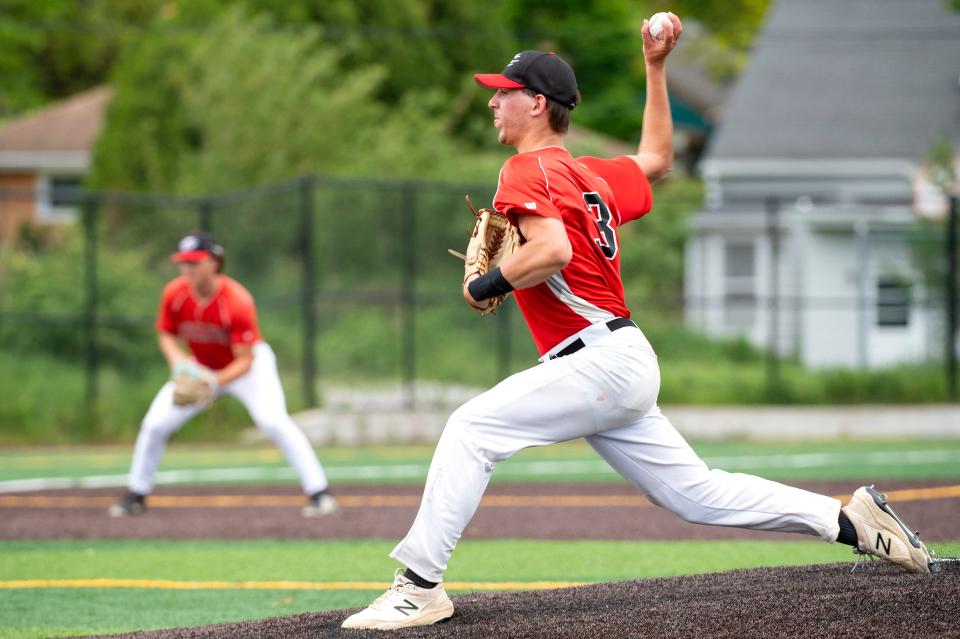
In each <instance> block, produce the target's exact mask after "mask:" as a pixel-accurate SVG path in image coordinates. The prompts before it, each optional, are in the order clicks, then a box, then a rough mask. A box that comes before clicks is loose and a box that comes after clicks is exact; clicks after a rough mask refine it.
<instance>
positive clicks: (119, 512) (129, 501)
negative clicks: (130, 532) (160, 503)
mask: <svg viewBox="0 0 960 639" xmlns="http://www.w3.org/2000/svg"><path fill="white" fill-rule="evenodd" d="M146 511H147V497H146V495H140V494H137V493H134V492H128V493H127V494H126V495H124V496H123V499H121V500H120V502H119V503H117V504H114V505H113V506H110V509H109V510H108V511H107V513H109V515H110V516H111V517H133V516H135V515H142V514H143V513H145V512H146Z"/></svg>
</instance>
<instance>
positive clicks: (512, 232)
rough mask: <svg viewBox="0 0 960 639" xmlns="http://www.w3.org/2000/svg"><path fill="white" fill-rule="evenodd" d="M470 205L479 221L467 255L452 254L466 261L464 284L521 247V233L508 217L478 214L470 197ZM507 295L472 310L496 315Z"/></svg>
mask: <svg viewBox="0 0 960 639" xmlns="http://www.w3.org/2000/svg"><path fill="white" fill-rule="evenodd" d="M467 205H468V206H469V207H470V212H471V213H473V214H474V216H476V218H477V222H476V224H474V226H473V232H472V233H471V234H470V242H469V243H468V244H467V253H466V255H461V254H459V253H456V252H454V251H451V253H453V254H454V255H456V256H457V257H460V258H462V259H463V283H464V284H466V282H467V280H468V279H470V277H471V276H473V275H478V276H479V275H483V274H485V273H487V272H489V271H492V270H493V269H495V268H496V267H497V266H499V265H500V262H502V261H503V259H504V258H506V257H509V256H510V255H513V254H514V252H516V250H517V249H518V248H520V233H519V231H517V227H516V226H514V225H513V224H511V223H510V220H509V218H507V216H506V215H504V214H503V213H501V212H500V211H497V210H495V209H480V210H479V211H476V210H474V208H473V204H471V203H470V198H467ZM508 295H509V293H504V294H503V295H498V296H497V297H491V298H490V299H488V300H487V302H488V303H487V306H485V307H483V308H481V307H479V306H474V307H473V308H475V309H476V310H477V312H478V313H480V314H481V315H490V314H492V313H496V312H497V309H498V308H500V305H501V304H503V301H504V300H505V299H507V296H508Z"/></svg>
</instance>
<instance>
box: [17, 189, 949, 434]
mask: <svg viewBox="0 0 960 639" xmlns="http://www.w3.org/2000/svg"><path fill="white" fill-rule="evenodd" d="M465 194H469V195H470V196H471V198H472V199H473V201H474V202H489V201H491V199H492V195H493V193H492V190H491V188H490V186H489V185H486V186H478V185H472V184H449V183H436V182H426V181H390V180H379V181H376V180H369V179H348V178H334V177H314V176H308V177H303V178H300V179H297V180H293V181H290V182H284V183H278V184H274V185H269V186H266V187H261V188H254V189H249V190H245V191H240V192H234V193H229V194H224V195H218V196H211V197H193V198H188V197H166V196H155V195H140V194H122V193H107V192H92V191H83V190H79V189H77V188H64V189H61V190H60V191H58V192H57V193H55V194H53V198H52V199H53V201H55V203H56V204H57V206H56V210H57V211H58V214H59V215H61V217H62V219H63V220H64V223H62V224H53V225H43V226H36V225H29V224H25V225H22V226H21V227H20V230H19V232H18V233H19V235H18V236H16V237H7V238H6V239H5V240H4V242H5V244H4V245H2V246H5V247H6V248H3V249H0V250H2V251H3V253H4V255H2V256H0V257H3V259H2V260H0V264H2V267H0V268H2V269H3V270H2V271H0V282H2V287H0V344H2V349H3V354H2V358H3V368H5V369H7V370H6V374H5V376H4V377H3V379H5V380H8V381H9V380H24V381H22V383H24V384H28V385H29V384H33V385H35V386H36V385H46V387H45V388H44V389H43V390H42V391H40V390H37V389H35V388H34V389H33V390H29V389H28V392H21V393H16V394H11V393H4V395H5V396H6V397H7V399H6V400H5V401H7V402H8V405H7V408H6V409H0V422H4V428H5V429H7V428H12V429H16V428H17V427H18V426H17V424H16V423H13V424H12V422H17V420H19V421H25V420H31V419H34V418H38V417H37V416H39V415H45V411H52V412H55V411H57V410H59V411H61V413H58V414H55V415H54V414H51V415H47V416H46V417H45V418H47V419H49V421H51V422H58V421H59V422H65V421H67V422H71V421H72V422H75V423H77V424H84V425H85V426H77V427H76V429H77V432H78V433H79V436H80V437H81V438H83V437H89V436H93V437H101V438H110V437H112V436H114V435H117V434H121V433H122V434H123V435H128V434H129V433H130V432H131V431H132V428H133V426H134V425H135V424H136V422H137V421H138V420H139V417H140V415H141V413H142V411H143V410H145V408H146V405H147V404H148V403H149V400H150V398H151V397H152V396H153V393H155V392H156V389H157V388H158V387H159V385H160V384H161V383H162V381H163V379H165V377H166V375H167V371H166V370H165V368H164V362H163V360H162V357H160V355H159V354H158V352H157V347H156V338H155V335H154V330H153V323H154V319H155V316H156V311H157V304H158V301H159V296H160V292H161V290H162V288H163V286H164V284H165V283H166V282H167V281H169V280H170V279H172V278H173V277H174V276H176V274H177V271H176V269H175V268H174V267H173V265H172V264H171V263H170V259H169V257H170V254H171V253H172V252H173V251H174V249H175V246H176V243H177V240H178V239H179V238H180V237H181V236H182V235H184V234H185V233H186V232H189V231H190V230H192V229H196V228H199V229H205V230H207V231H210V232H211V233H212V234H213V236H214V237H215V238H216V239H217V241H218V242H219V243H221V244H222V245H223V246H224V247H225V248H226V262H225V272H226V273H227V274H228V275H230V276H231V277H233V278H234V279H236V280H238V281H239V282H241V283H242V284H243V285H244V286H246V287H247V288H248V289H249V290H250V291H251V293H252V294H253V296H254V298H255V300H256V301H257V307H258V313H259V318H260V323H261V329H262V333H263V335H264V338H265V339H266V340H267V341H268V342H269V343H270V344H271V345H272V346H273V348H274V350H275V351H276V352H277V354H278V360H279V363H280V367H281V373H282V376H283V378H284V381H285V384H284V386H285V389H286V391H287V395H288V402H289V403H290V404H291V406H292V407H294V408H302V407H311V406H317V405H322V404H323V402H324V391H325V389H327V388H329V387H331V386H335V385H340V386H363V387H365V388H369V387H376V386H377V385H388V384H389V385H392V386H397V384H398V382H399V387H400V394H401V396H402V398H401V402H400V404H401V406H400V408H401V409H403V408H406V409H412V408H414V407H417V406H418V405H421V404H422V403H423V402H425V401H431V400H430V399H428V398H425V397H418V388H420V387H419V386H418V384H417V383H416V382H418V381H423V380H428V381H429V380H434V381H437V382H443V383H450V382H455V383H459V384H462V385H467V386H475V387H481V388H482V387H488V386H490V385H492V384H494V383H496V382H497V381H498V380H500V379H502V378H504V377H506V376H507V375H508V374H509V373H511V372H513V371H516V370H519V369H522V368H526V367H528V366H529V365H531V364H532V363H533V362H534V361H535V360H536V357H537V353H536V351H535V349H534V347H533V345H532V342H531V340H530V339H529V337H528V336H527V332H526V329H525V326H524V324H523V320H522V318H521V317H520V314H519V312H518V311H517V309H516V308H515V306H514V305H512V304H508V305H505V307H504V308H503V310H501V312H500V313H498V314H497V315H496V316H494V317H480V316H478V315H476V314H474V313H471V312H467V311H466V310H465V307H464V304H463V300H462V298H461V293H460V288H459V286H458V283H459V282H460V280H461V278H462V263H461V262H459V261H458V260H456V259H455V258H453V257H451V256H449V255H448V254H447V252H446V249H447V248H456V249H459V250H462V247H463V246H464V244H465V242H466V237H467V230H468V228H469V227H470V226H472V223H473V218H472V216H471V215H470V214H469V211H468V209H467V207H466V204H465V203H464V201H463V198H464V195H465ZM36 199H37V194H36V193H35V192H33V191H22V192H17V191H10V190H7V191H4V192H2V193H0V200H2V202H3V203H4V206H5V207H6V210H7V211H8V212H9V211H11V210H13V209H15V208H16V206H15V205H18V206H20V207H21V208H23V207H24V206H27V205H32V204H33V203H34V202H35V201H36ZM668 205H669V202H666V203H665V201H664V200H663V199H661V200H659V201H658V210H660V209H661V208H662V207H664V206H668ZM948 228H949V227H948ZM644 232H646V231H644V230H643V229H639V230H637V229H630V230H629V233H635V234H642V233H644ZM627 233H628V231H626V230H625V234H627ZM790 233H791V230H790V228H789V225H781V224H779V223H777V224H776V225H773V226H770V227H769V228H768V232H767V235H766V237H767V240H768V241H767V244H766V245H765V246H766V247H767V248H766V249H764V250H765V251H766V254H767V255H768V256H771V259H772V260H773V262H772V263H774V264H780V266H778V269H780V270H782V269H783V268H784V267H783V264H788V263H789V259H788V257H789V255H786V254H781V253H780V252H781V251H783V250H784V249H783V247H784V244H783V242H784V241H786V239H787V238H788V237H789V235H790ZM953 233H954V235H953V237H955V229H953ZM948 235H949V234H948ZM634 237H635V238H638V237H639V235H634ZM625 241H630V240H629V239H627V240H625ZM637 241H639V240H637ZM865 241H867V242H868V244H867V245H865V246H868V248H869V247H873V249H870V250H876V251H879V252H882V251H883V248H882V245H883V242H885V241H886V239H885V238H884V237H883V236H882V235H881V234H874V235H873V236H872V237H870V238H867V240H865ZM910 241H911V242H912V243H913V245H914V246H915V247H918V248H917V249H915V252H916V253H917V254H918V256H919V257H917V258H916V260H915V261H916V262H917V263H918V266H917V267H916V269H915V273H921V272H923V271H924V270H926V271H927V274H926V275H925V276H924V277H926V278H927V279H928V280H929V281H936V282H939V283H940V284H943V285H942V286H941V285H939V284H938V285H937V286H930V285H925V286H913V287H912V288H911V287H910V286H907V285H905V284H904V283H903V282H900V281H894V280H893V279H891V280H890V281H888V282H885V281H874V282H873V284H872V285H871V286H872V288H871V287H867V286H854V287H853V290H854V293H853V294H851V295H847V296H841V297H838V296H836V295H828V294H818V292H817V290H816V287H814V288H813V289H810V288H807V289H797V290H781V289H779V288H778V286H783V284H782V282H784V281H788V280H789V273H787V271H789V269H786V271H785V273H786V274H785V275H784V276H783V277H781V278H773V279H769V278H768V279H766V280H764V279H763V274H762V270H763V267H762V263H763V262H762V260H759V259H758V258H757V256H756V255H753V254H752V253H750V252H749V251H747V252H746V253H742V252H741V253H738V252H737V251H738V250H740V249H738V248H737V246H738V245H737V244H736V242H734V243H733V244H731V246H732V247H733V248H732V249H730V250H729V251H728V253H727V254H726V256H725V262H724V266H723V267H722V270H724V273H723V277H724V278H725V286H726V288H724V289H722V291H721V293H720V294H717V295H714V294H711V293H709V292H704V291H699V292H697V291H687V292H686V294H685V295H684V294H680V293H679V290H678V293H677V294H673V295H671V294H667V295H664V294H663V292H662V291H660V292H659V293H658V292H644V291H639V290H635V287H634V285H631V282H632V281H634V280H635V279H636V278H635V274H633V273H629V272H627V270H629V269H634V268H636V265H635V264H632V263H631V264H627V263H626V262H625V265H624V269H625V272H624V276H625V277H624V279H625V281H626V282H627V297H628V301H629V303H630V306H631V307H632V308H633V309H634V311H635V315H636V316H637V317H638V321H639V322H640V323H641V325H642V326H643V327H644V329H645V330H647V329H648V328H649V332H650V333H653V334H656V333H657V331H658V329H657V325H658V324H661V325H669V326H670V327H672V328H671V329H670V330H673V328H675V327H677V326H681V325H682V324H683V323H684V322H686V323H687V324H688V325H691V326H693V327H694V328H696V329H698V330H700V331H703V332H705V333H707V334H713V335H715V336H720V337H727V338H734V337H736V336H737V335H746V336H747V338H748V339H747V341H748V342H752V343H753V344H754V345H755V346H756V347H757V348H758V349H759V350H758V351H757V352H761V353H762V352H764V349H766V352H768V353H769V357H768V359H767V366H766V373H765V374H766V376H767V383H768V385H770V386H771V387H773V386H776V385H778V384H782V383H783V382H782V380H781V379H780V372H779V365H780V362H782V361H785V360H793V361H796V360H799V361H800V362H801V363H803V360H804V358H805V357H807V356H808V355H809V353H806V352H805V351H804V348H805V347H804V344H803V343H801V342H802V341H803V340H798V339H797V338H796V337H795V336H796V335H798V334H799V333H798V331H797V326H796V325H797V323H798V322H799V323H803V322H807V323H808V324H810V326H813V325H814V324H817V323H818V322H819V323H821V324H822V323H823V322H826V323H827V324H828V325H829V324H830V323H831V322H834V324H836V322H837V321H839V320H835V319H834V320H831V319H830V317H831V314H833V315H834V317H845V318H848V319H849V320H850V321H851V322H853V328H852V329H851V330H852V332H851V333H850V335H852V337H849V338H846V337H845V338H843V339H847V340H849V339H852V340H854V341H857V340H860V341H861V342H862V341H863V340H864V339H866V338H865V337H864V335H865V333H864V331H867V332H869V331H873V332H874V333H875V332H876V330H875V329H876V327H877V325H878V324H879V325H880V326H881V329H882V328H883V327H884V326H896V325H898V324H903V323H904V321H905V316H904V314H910V313H913V316H912V317H913V318H915V319H916V318H917V317H919V316H920V315H922V316H924V317H925V318H926V319H925V321H926V322H927V323H928V324H929V325H930V326H932V327H933V328H932V329H931V331H930V332H929V333H927V334H925V337H924V339H926V340H927V341H928V342H929V343H927V344H926V345H925V347H924V350H923V355H922V357H921V359H922V358H927V359H930V360H937V359H941V358H945V359H946V362H947V373H946V375H947V382H946V387H947V388H948V390H950V391H951V392H953V389H955V386H956V381H955V377H956V367H955V353H956V348H955V343H954V342H953V341H951V338H952V336H955V335H956V322H957V320H956V306H957V302H956V245H955V243H954V244H952V245H950V244H949V243H948V242H945V240H944V232H943V227H942V226H941V227H939V228H938V229H935V230H933V231H929V232H926V233H925V234H919V235H918V236H917V237H915V238H913V239H912V240H910ZM13 245H16V246H17V247H19V248H18V249H17V250H12V249H11V248H10V247H11V246H13ZM755 246H761V245H759V244H756V245H755ZM854 246H856V245H855V244H854ZM951 246H952V249H951V248H950V247H951ZM741 248H743V247H741ZM674 249H675V252H680V249H679V244H678V246H677V247H674V248H673V249H667V248H665V249H664V250H674ZM744 250H746V249H744ZM751 250H759V249H751ZM951 251H952V253H951ZM945 255H946V257H944V256H945ZM924 256H925V257H926V258H928V259H929V260H930V261H931V264H932V265H931V264H928V265H927V266H926V267H924V266H923V265H922V262H923V258H924ZM624 259H626V258H624ZM951 259H952V260H953V262H952V264H953V266H952V267H950V266H949V264H951V262H949V260H951ZM945 260H946V261H945ZM758 265H759V266H758ZM937 265H939V266H937ZM945 265H947V266H945ZM687 268H688V269H689V268H690V262H689V260H688V264H687ZM738 269H739V270H738ZM751 269H753V270H751ZM938 269H939V270H938ZM678 270H679V268H678ZM747 274H749V275H751V277H754V279H755V280H756V281H754V282H753V283H752V284H750V288H749V289H743V290H740V289H738V288H737V287H738V286H740V285H742V284H743V282H741V281H740V280H738V277H740V278H741V279H743V277H745V275H747ZM950 274H952V278H953V279H952V280H951V279H950ZM846 276H847V275H844V277H846ZM849 276H850V277H856V273H855V272H854V273H853V274H852V275H849ZM679 277H680V276H678V281H679ZM918 277H919V275H918ZM688 280H689V278H688ZM744 281H746V280H744ZM738 282H739V284H738ZM778 282H780V284H778ZM677 288H678V289H679V285H678V286H677ZM811 291H812V292H811ZM951 295H952V296H953V297H952V298H951V297H950V296H951ZM797 309H802V310H803V312H802V313H799V314H798V313H797ZM946 309H953V313H947V312H946ZM811 317H819V318H820V319H818V320H816V321H813V320H811V319H810V318H811ZM804 318H806V319H804ZM747 320H749V322H748V321H747ZM844 321H846V320H844ZM814 328H816V327H814ZM809 329H810V327H809V326H808V331H807V333H806V335H807V337H806V338H805V339H806V340H808V341H809V340H810V339H811V337H810V335H809ZM816 330H822V329H816ZM663 332H664V334H667V337H664V338H660V339H658V340H655V341H654V344H655V347H657V348H658V350H660V349H661V348H662V349H663V350H664V351H665V352H667V353H669V352H670V351H671V350H675V349H673V347H672V346H671V344H670V342H669V340H670V337H669V334H668V333H667V331H663ZM791 336H794V337H791ZM870 339H873V338H870ZM684 340H688V337H686V336H681V337H680V338H678V341H681V342H682V341H684ZM863 348H866V347H863ZM864 352H866V351H864ZM950 353H953V354H954V357H951V356H950ZM813 355H816V353H813ZM704 356H705V357H709V355H707V354H705V355H704ZM761 357H763V356H762V355H761ZM914 359H916V358H914ZM855 367H856V366H855ZM50 393H55V394H57V395H58V397H57V399H58V401H50V402H46V401H43V399H42V398H43V397H49V396H50ZM74 396H75V397H74ZM105 396H109V397H111V398H116V397H124V398H129V402H127V404H129V406H128V407H127V408H126V409H125V410H126V412H124V409H121V408H118V407H117V406H116V405H115V403H114V404H111V406H110V408H109V410H110V411H112V412H113V413H114V414H112V415H111V418H110V419H105V415H104V410H105V408H104V402H103V398H104V397H105ZM37 398H41V399H39V400H38V399H37ZM65 398H74V399H75V401H67V400H65ZM17 402H20V404H17ZM30 402H32V403H30ZM27 403H29V405H27ZM64 406H69V407H70V408H69V411H74V414H69V411H68V412H63V411H66V410H67V409H64V408H63V407H64ZM4 410H6V412H4ZM81 418H82V419H81ZM38 419H39V418H38ZM105 424H113V425H106V426H105ZM123 424H127V426H124V425H123Z"/></svg>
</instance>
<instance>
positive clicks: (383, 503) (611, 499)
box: [0, 484, 960, 508]
mask: <svg viewBox="0 0 960 639" xmlns="http://www.w3.org/2000/svg"><path fill="white" fill-rule="evenodd" d="M887 497H888V498H889V499H890V501H891V502H892V503H894V504H896V503H903V502H909V501H929V500H933V499H950V498H954V497H960V484H955V485H952V486H935V487H931V488H908V489H903V490H892V491H889V492H887ZM849 498H850V495H837V496H836V499H839V500H840V501H843V502H846V501H847V500H848V499H849ZM116 501H117V498H116V497H110V496H83V495H74V496H67V495H63V496H55V495H0V508H107V507H108V506H110V505H111V504H113V503H116ZM337 501H338V502H339V503H340V505H341V506H343V507H345V508H371V507H373V508H391V507H394V508H395V507H402V508H408V507H416V506H418V505H419V504H420V496H419V495H342V496H338V497H337ZM304 503H305V501H304V497H303V496H302V495H193V496H190V495H153V496H151V497H150V502H149V505H150V507H151V508H244V507H252V506H259V507H293V506H297V507H299V506H303V505H304ZM480 505H481V506H482V507H490V508H530V507H533V508H574V507H576V508H643V507H646V506H649V505H650V501H649V500H647V498H646V497H643V496H641V495H488V496H486V497H484V498H483V499H482V500H481V502H480Z"/></svg>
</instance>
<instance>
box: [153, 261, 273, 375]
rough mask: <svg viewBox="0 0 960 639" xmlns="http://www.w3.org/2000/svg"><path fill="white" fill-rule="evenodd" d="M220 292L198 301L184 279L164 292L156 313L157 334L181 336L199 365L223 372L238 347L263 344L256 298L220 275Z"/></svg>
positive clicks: (175, 280)
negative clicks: (222, 369) (240, 345)
mask: <svg viewBox="0 0 960 639" xmlns="http://www.w3.org/2000/svg"><path fill="white" fill-rule="evenodd" d="M218 279H219V282H218V286H219V288H218V289H217V292H216V293H215V294H214V295H213V297H212V298H210V299H209V300H203V301H201V300H198V299H197V298H196V296H195V294H194V292H193V289H191V288H190V284H189V282H187V279H186V278H185V277H178V278H176V279H174V280H172V281H171V282H170V283H169V284H167V285H166V287H164V289H163V296H162V297H161V298H160V310H159V312H158V313H157V324H156V328H157V330H158V331H163V332H165V333H170V334H172V335H177V336H179V337H181V338H182V339H183V340H184V341H185V342H186V343H187V346H188V347H189V348H190V351H191V352H192V353H193V356H194V357H195V358H196V360H197V361H198V362H200V363H201V364H203V365H204V366H207V367H208V368H212V369H214V370H220V369H221V368H223V367H224V366H226V365H227V364H229V363H230V362H232V361H233V359H234V356H233V346H234V345H235V344H249V345H253V344H256V343H257V342H259V341H261V339H262V338H261V337H260V327H259V326H258V325H257V309H256V306H255V305H254V303H253V296H252V295H250V292H249V291H247V289H245V288H244V287H243V286H242V285H241V284H240V283H239V282H237V281H235V280H232V279H230V278H229V277H227V276H226V275H221V276H219V278H218Z"/></svg>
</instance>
